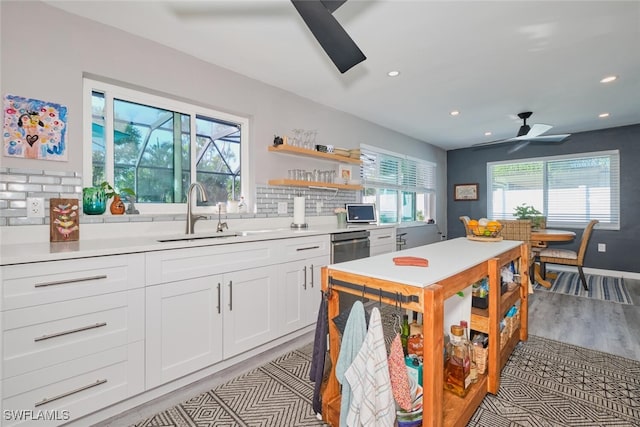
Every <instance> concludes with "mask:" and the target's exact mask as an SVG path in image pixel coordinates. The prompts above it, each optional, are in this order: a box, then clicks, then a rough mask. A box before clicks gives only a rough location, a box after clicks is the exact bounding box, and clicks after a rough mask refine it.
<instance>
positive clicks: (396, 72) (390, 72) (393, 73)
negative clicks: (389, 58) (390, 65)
mask: <svg viewBox="0 0 640 427" xmlns="http://www.w3.org/2000/svg"><path fill="white" fill-rule="evenodd" d="M399 75H400V71H396V70H394V71H389V72H388V73H387V76H389V77H398V76H399Z"/></svg>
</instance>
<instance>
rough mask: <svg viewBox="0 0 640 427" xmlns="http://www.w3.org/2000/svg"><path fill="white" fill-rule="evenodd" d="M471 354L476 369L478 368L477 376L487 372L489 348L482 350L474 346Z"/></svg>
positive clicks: (482, 348) (479, 346) (480, 347)
mask: <svg viewBox="0 0 640 427" xmlns="http://www.w3.org/2000/svg"><path fill="white" fill-rule="evenodd" d="M473 352H474V354H475V359H476V367H477V368H478V374H484V373H485V372H487V359H488V356H489V347H487V348H484V347H482V346H481V345H474V346H473Z"/></svg>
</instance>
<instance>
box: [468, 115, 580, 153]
mask: <svg viewBox="0 0 640 427" xmlns="http://www.w3.org/2000/svg"><path fill="white" fill-rule="evenodd" d="M532 114H533V113H532V112H531V111H525V112H522V113H519V114H518V117H519V118H520V119H521V120H522V126H520V129H518V135H517V136H514V137H513V138H508V139H501V140H498V141H490V142H481V143H479V144H474V145H473V147H479V146H484V145H493V144H503V143H506V142H518V141H519V142H520V144H517V145H516V146H514V147H513V148H512V149H510V150H509V153H513V152H514V151H518V150H519V149H521V148H523V147H525V146H526V145H528V144H529V143H530V142H561V141H563V140H564V139H565V138H567V137H568V136H570V135H571V134H570V133H565V134H557V135H543V133H545V132H546V131H548V130H549V129H551V128H552V127H553V126H551V125H543V124H540V123H536V124H534V125H533V126H529V125H528V124H527V119H528V118H529V117H531V115H532Z"/></svg>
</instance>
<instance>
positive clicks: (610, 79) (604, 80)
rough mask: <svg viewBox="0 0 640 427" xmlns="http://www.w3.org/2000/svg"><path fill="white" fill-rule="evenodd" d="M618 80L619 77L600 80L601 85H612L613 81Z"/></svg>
mask: <svg viewBox="0 0 640 427" xmlns="http://www.w3.org/2000/svg"><path fill="white" fill-rule="evenodd" d="M617 78H618V76H607V77H605V78H603V79H602V80H600V83H611V82H612V81H614V80H616V79H617Z"/></svg>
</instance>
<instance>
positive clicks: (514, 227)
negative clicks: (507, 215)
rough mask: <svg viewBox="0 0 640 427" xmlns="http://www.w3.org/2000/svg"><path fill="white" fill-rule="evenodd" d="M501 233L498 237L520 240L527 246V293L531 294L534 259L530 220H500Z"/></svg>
mask: <svg viewBox="0 0 640 427" xmlns="http://www.w3.org/2000/svg"><path fill="white" fill-rule="evenodd" d="M499 222H500V224H502V231H501V232H500V235H501V236H502V238H503V239H504V240H521V241H523V242H525V243H526V244H527V245H528V246H529V292H530V293H531V292H533V285H532V283H533V280H531V277H533V274H532V273H533V264H534V261H535V257H534V255H533V252H532V251H531V246H532V242H531V220H530V219H501V220H500V221H499Z"/></svg>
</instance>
